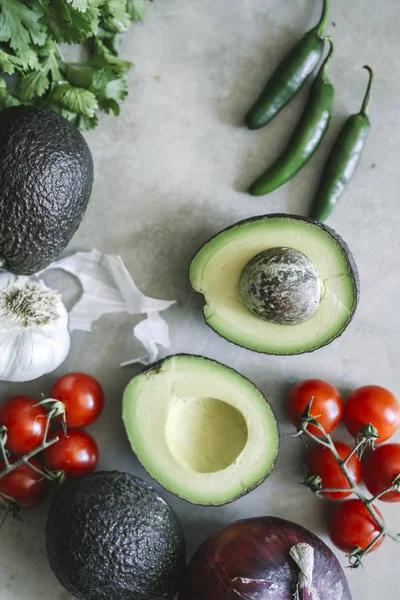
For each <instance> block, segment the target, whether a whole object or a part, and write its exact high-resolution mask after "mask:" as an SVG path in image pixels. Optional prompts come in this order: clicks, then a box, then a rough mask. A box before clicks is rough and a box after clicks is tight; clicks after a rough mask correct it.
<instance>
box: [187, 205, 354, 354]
mask: <svg viewBox="0 0 400 600" xmlns="http://www.w3.org/2000/svg"><path fill="white" fill-rule="evenodd" d="M189 278H190V283H191V285H192V287H193V289H194V290H195V291H196V292H200V293H201V294H203V296H204V298H205V306H204V309H203V310H204V317H205V320H206V322H207V324H208V325H209V326H210V327H211V328H212V329H214V331H216V332H217V333H218V334H220V335H221V336H222V337H224V338H226V339H227V340H229V341H231V342H234V343H235V344H237V345H239V346H243V347H245V348H249V349H250V350H255V351H257V352H264V353H266V354H301V353H303V352H312V351H313V350H316V349H318V348H321V347H322V346H325V345H326V344H329V343H330V342H332V341H333V340H334V339H335V338H337V337H338V336H340V335H341V334H342V333H343V331H344V330H345V329H346V327H347V326H348V325H349V323H350V321H351V320H352V318H353V315H354V312H355V310H356V307H357V303H358V298H359V276H358V271H357V267H356V264H355V262H354V259H353V257H352V254H351V252H350V250H349V248H348V247H347V245H346V244H345V242H344V241H343V240H342V239H341V238H340V236H338V235H337V233H335V231H333V229H331V228H330V227H327V226H326V225H324V224H322V223H319V222H317V221H314V220H312V219H306V218H303V217H299V216H295V215H285V214H272V215H265V216H260V217H254V218H252V219H248V220H246V221H241V222H239V223H237V224H235V225H233V226H232V227H229V228H228V229H225V230H224V231H221V232H220V233H218V234H217V235H216V236H214V237H213V238H211V239H210V240H209V241H208V242H207V243H206V244H204V246H203V247H202V248H200V250H199V251H198V252H197V254H196V255H195V257H194V259H193V260H192V262H191V265H190V272H189Z"/></svg>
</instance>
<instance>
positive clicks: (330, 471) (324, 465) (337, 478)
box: [304, 442, 362, 500]
mask: <svg viewBox="0 0 400 600" xmlns="http://www.w3.org/2000/svg"><path fill="white" fill-rule="evenodd" d="M335 448H336V450H337V452H338V454H339V456H340V458H341V459H342V460H344V459H345V458H346V457H347V456H348V455H349V454H350V452H351V450H352V449H351V448H350V446H347V444H342V442H335ZM304 466H305V468H306V472H307V476H309V475H319V476H320V477H321V480H322V481H321V485H322V487H323V488H349V487H350V484H349V482H348V481H347V479H346V477H345V476H344V475H343V473H342V471H341V469H340V467H339V465H338V463H337V461H336V459H335V457H334V456H333V454H332V452H331V451H330V450H329V448H325V447H324V446H315V448H313V449H312V450H310V452H309V453H308V455H307V457H306V461H305V463H304ZM347 469H348V471H349V473H350V475H351V478H352V479H353V481H354V482H355V483H360V481H361V477H362V466H361V462H360V460H359V459H358V458H357V456H356V455H355V454H353V456H352V457H351V458H350V460H349V461H348V462H347ZM351 493H352V492H327V493H323V494H321V496H325V498H331V499H332V500H338V499H340V498H346V497H347V496H350V495H351Z"/></svg>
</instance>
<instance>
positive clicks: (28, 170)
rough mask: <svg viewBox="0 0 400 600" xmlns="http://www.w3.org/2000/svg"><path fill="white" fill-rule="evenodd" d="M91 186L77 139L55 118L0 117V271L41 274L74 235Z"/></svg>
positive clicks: (31, 111)
mask: <svg viewBox="0 0 400 600" xmlns="http://www.w3.org/2000/svg"><path fill="white" fill-rule="evenodd" d="M92 184H93V161H92V155H91V153H90V150H89V147H88V145H87V143H86V141H85V139H84V138H83V136H82V135H81V133H80V132H79V131H78V129H76V128H75V127H73V126H72V125H71V124H70V123H69V122H68V121H67V120H66V119H64V118H63V117H61V116H60V115H58V114H57V113H55V112H53V111H51V110H47V109H42V108H35V107H33V106H16V107H12V108H7V109H6V110H4V111H2V112H1V113H0V189H1V195H0V268H2V269H5V270H6V271H9V272H11V273H14V274H16V275H31V274H33V273H37V272H38V271H41V270H42V269H44V268H46V267H47V266H48V265H49V264H50V263H51V262H53V261H54V260H55V259H56V258H58V256H59V255H60V254H61V252H62V251H63V250H64V248H65V247H66V245H67V244H68V242H69V241H70V239H71V237H72V236H73V234H74V233H75V231H76V230H77V229H78V226H79V224H80V222H81V220H82V218H83V214H84V212H85V210H86V206H87V203H88V201H89V197H90V193H91V190H92Z"/></svg>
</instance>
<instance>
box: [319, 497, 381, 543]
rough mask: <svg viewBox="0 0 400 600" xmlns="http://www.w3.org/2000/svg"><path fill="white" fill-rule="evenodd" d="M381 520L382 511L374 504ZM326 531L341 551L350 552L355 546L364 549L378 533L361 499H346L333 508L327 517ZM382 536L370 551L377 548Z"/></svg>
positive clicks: (376, 526) (377, 528)
mask: <svg viewBox="0 0 400 600" xmlns="http://www.w3.org/2000/svg"><path fill="white" fill-rule="evenodd" d="M374 508H375V510H376V512H377V513H378V515H379V517H380V518H381V519H382V521H383V517H382V513H381V512H380V510H379V509H378V508H376V506H374ZM328 532H329V537H330V538H331V540H332V542H333V544H335V546H337V547H338V548H339V549H340V550H343V552H351V550H352V549H353V548H355V547H357V546H358V547H359V548H361V549H362V550H365V548H367V546H369V544H370V543H372V542H373V540H374V539H375V538H376V537H377V536H378V535H379V527H378V525H377V524H376V523H375V520H374V519H373V517H372V515H371V514H370V513H369V511H368V509H367V508H366V507H365V506H364V504H363V503H362V502H361V500H346V501H345V502H340V503H338V505H337V506H336V507H335V508H334V509H333V511H332V513H331V514H330V516H329V519H328ZM383 540H384V536H382V537H381V538H380V539H379V540H378V541H377V542H376V544H375V545H374V546H373V547H372V548H371V550H370V552H372V551H373V550H376V549H377V548H379V546H380V545H381V544H382V542H383Z"/></svg>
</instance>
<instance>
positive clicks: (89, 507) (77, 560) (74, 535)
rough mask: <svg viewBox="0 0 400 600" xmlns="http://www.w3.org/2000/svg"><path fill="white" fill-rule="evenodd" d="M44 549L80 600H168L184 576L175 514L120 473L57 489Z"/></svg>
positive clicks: (134, 479)
mask: <svg viewBox="0 0 400 600" xmlns="http://www.w3.org/2000/svg"><path fill="white" fill-rule="evenodd" d="M46 548H47V556H48V560H49V563H50V566H51V568H52V570H53V571H54V574H55V575H56V577H57V578H58V580H59V581H60V583H61V584H62V585H63V586H64V587H65V588H66V590H67V591H68V592H69V593H71V594H72V595H73V596H75V597H76V598H78V599H79V600H172V599H173V598H174V596H175V594H176V592H177V590H178V586H179V584H180V581H181V578H182V575H183V572H184V569H185V541H184V538H183V534H182V530H181V527H180V524H179V522H178V519H177V517H176V515H175V513H174V512H173V510H172V509H171V508H170V506H169V505H168V504H167V503H166V502H165V501H164V500H163V499H162V498H161V497H160V496H158V494H157V493H156V492H155V490H154V489H153V488H152V487H151V486H150V485H149V484H148V483H146V482H144V481H142V480H141V479H139V478H138V477H134V476H133V475H129V474H128V473H121V472H119V471H98V472H96V473H91V474H90V475H86V476H84V477H79V478H76V479H70V480H67V481H66V482H65V483H63V484H62V485H61V486H60V488H59V490H58V492H57V494H56V496H55V497H54V499H53V501H52V504H51V506H50V509H49V513H48V516H47V523H46Z"/></svg>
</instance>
